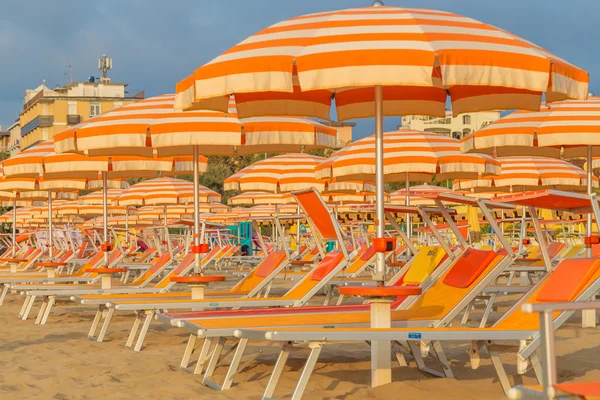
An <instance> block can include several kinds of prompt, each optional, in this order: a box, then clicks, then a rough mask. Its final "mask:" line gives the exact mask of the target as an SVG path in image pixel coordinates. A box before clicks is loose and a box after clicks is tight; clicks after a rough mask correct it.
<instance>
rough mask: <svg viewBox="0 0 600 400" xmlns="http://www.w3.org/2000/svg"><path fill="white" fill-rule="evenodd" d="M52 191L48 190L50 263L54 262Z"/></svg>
mask: <svg viewBox="0 0 600 400" xmlns="http://www.w3.org/2000/svg"><path fill="white" fill-rule="evenodd" d="M52 253H53V251H52V191H51V190H48V261H52Z"/></svg>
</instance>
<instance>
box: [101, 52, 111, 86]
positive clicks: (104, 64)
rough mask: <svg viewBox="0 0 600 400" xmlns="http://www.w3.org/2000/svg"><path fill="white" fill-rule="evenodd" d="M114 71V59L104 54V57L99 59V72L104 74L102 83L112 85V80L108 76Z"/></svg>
mask: <svg viewBox="0 0 600 400" xmlns="http://www.w3.org/2000/svg"><path fill="white" fill-rule="evenodd" d="M111 69H112V58H110V57H108V56H107V55H106V54H102V57H100V58H99V59H98V70H100V72H101V73H102V76H101V77H100V82H102V83H110V78H109V77H108V76H107V75H106V74H107V73H108V71H110V70H111Z"/></svg>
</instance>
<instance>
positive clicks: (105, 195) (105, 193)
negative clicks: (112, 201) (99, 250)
mask: <svg viewBox="0 0 600 400" xmlns="http://www.w3.org/2000/svg"><path fill="white" fill-rule="evenodd" d="M102 225H103V226H102V236H103V237H102V241H103V242H104V243H103V246H102V247H105V246H106V247H105V249H104V266H105V267H106V268H108V267H109V265H108V253H109V251H110V246H108V179H107V176H106V171H102Z"/></svg>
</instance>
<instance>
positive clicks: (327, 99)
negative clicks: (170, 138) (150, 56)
mask: <svg viewBox="0 0 600 400" xmlns="http://www.w3.org/2000/svg"><path fill="white" fill-rule="evenodd" d="M380 3H381V2H375V3H374V6H373V7H365V8H356V9H347V10H340V11H333V12H323V13H316V14H310V15H304V16H299V17H295V18H291V19H289V20H286V21H282V22H279V23H276V24H274V25H272V26H270V27H268V28H266V29H264V30H262V31H260V32H258V33H256V34H255V35H253V36H250V37H249V38H247V39H245V40H244V41H242V42H241V43H239V44H238V45H236V46H234V47H232V48H231V49H229V50H227V51H226V52H225V53H223V54H221V55H220V56H218V57H216V58H214V59H213V60H212V61H210V62H209V63H207V64H205V65H203V66H202V67H200V68H198V69H196V70H195V71H194V73H193V74H192V75H191V76H190V77H188V78H187V79H185V80H183V81H181V82H180V83H179V84H178V85H177V106H178V107H179V108H195V109H217V110H221V111H226V109H227V104H228V103H227V101H228V96H229V95H230V94H232V93H233V94H235V95H236V101H237V106H238V112H239V114H240V116H241V117H244V118H245V117H248V116H254V115H263V113H264V114H272V115H285V114H287V113H288V112H289V111H290V110H293V112H294V113H296V114H298V113H299V112H300V113H301V114H303V115H309V116H315V117H319V118H324V119H329V118H330V106H331V99H332V97H334V96H335V100H336V107H337V110H336V111H337V115H338V118H339V119H340V120H345V119H351V118H361V117H367V116H372V115H373V110H374V105H373V103H374V99H375V96H374V93H373V90H372V88H373V86H377V85H382V86H385V87H386V89H388V88H389V89H388V90H385V91H384V93H383V112H384V115H410V114H427V115H437V116H444V112H445V105H446V102H447V98H448V97H449V101H450V102H451V104H452V109H453V112H454V114H455V115H457V114H460V113H462V112H467V111H469V112H470V111H480V110H490V109H511V108H519V109H532V110H537V109H538V108H539V102H540V101H541V96H542V94H543V93H545V94H546V97H547V98H548V99H550V100H551V101H553V100H562V99H564V98H585V96H586V93H587V82H588V74H587V73H586V72H585V71H583V70H581V69H579V68H577V67H574V66H572V65H570V64H569V63H567V62H566V61H564V60H562V59H560V58H559V57H557V56H555V55H553V54H552V53H550V52H548V51H546V50H544V49H542V48H541V47H539V46H536V45H534V44H532V43H530V42H528V41H526V40H524V39H522V38H520V37H518V36H516V35H513V34H511V33H510V32H507V31H505V30H502V29H499V28H496V27H494V26H491V25H488V24H485V23H483V22H480V21H477V20H474V19H472V18H468V17H465V16H462V15H458V14H454V13H450V12H444V11H437V10H427V9H407V8H399V7H386V6H382V5H381V4H380ZM375 5H376V6H375ZM363 88H371V90H366V89H363Z"/></svg>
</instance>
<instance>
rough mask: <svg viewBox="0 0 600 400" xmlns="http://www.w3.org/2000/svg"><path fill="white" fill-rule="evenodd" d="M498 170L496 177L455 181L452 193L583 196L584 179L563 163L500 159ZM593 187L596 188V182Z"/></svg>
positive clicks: (541, 160) (585, 182)
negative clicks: (552, 191)
mask: <svg viewBox="0 0 600 400" xmlns="http://www.w3.org/2000/svg"><path fill="white" fill-rule="evenodd" d="M497 160H498V161H499V162H500V165H501V167H502V172H501V173H500V175H498V176H489V177H484V178H482V179H474V180H463V179H458V180H455V181H454V182H453V184H452V188H453V189H454V190H470V191H475V192H477V191H484V192H489V191H492V190H494V191H507V192H521V191H526V190H540V189H559V190H569V191H575V192H585V190H586V184H587V175H586V173H585V171H584V170H582V169H581V168H579V167H577V166H575V165H573V164H571V163H569V162H567V161H563V160H557V159H554V158H548V157H525V156H523V157H502V158H498V159H497ZM593 186H594V187H598V178H594V180H593Z"/></svg>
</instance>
